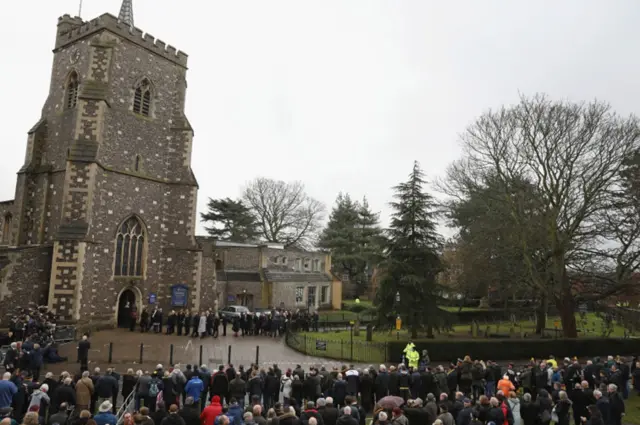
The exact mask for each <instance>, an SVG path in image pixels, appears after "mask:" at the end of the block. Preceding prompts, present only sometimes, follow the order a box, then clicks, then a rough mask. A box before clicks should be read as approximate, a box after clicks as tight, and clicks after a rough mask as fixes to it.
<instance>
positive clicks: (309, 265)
mask: <svg viewBox="0 0 640 425" xmlns="http://www.w3.org/2000/svg"><path fill="white" fill-rule="evenodd" d="M309 267H311V260H310V259H308V258H305V259H304V269H305V270H309Z"/></svg>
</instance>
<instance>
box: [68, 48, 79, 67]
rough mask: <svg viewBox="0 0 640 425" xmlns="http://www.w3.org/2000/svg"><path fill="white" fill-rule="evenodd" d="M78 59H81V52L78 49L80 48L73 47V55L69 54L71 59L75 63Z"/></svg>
mask: <svg viewBox="0 0 640 425" xmlns="http://www.w3.org/2000/svg"><path fill="white" fill-rule="evenodd" d="M78 59H80V52H79V51H78V49H73V51H72V52H71V56H69V61H70V62H71V63H72V64H74V63H76V62H78Z"/></svg>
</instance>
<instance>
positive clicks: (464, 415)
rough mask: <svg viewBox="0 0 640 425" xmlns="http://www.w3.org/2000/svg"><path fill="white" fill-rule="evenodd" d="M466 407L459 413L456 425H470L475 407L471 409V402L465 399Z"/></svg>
mask: <svg viewBox="0 0 640 425" xmlns="http://www.w3.org/2000/svg"><path fill="white" fill-rule="evenodd" d="M462 403H463V404H464V407H463V408H462V410H460V412H458V417H457V419H456V425H469V424H470V423H471V420H472V419H473V407H471V400H469V399H468V398H465V399H464V400H462Z"/></svg>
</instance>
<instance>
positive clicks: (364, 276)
mask: <svg viewBox="0 0 640 425" xmlns="http://www.w3.org/2000/svg"><path fill="white" fill-rule="evenodd" d="M381 239H382V230H381V229H380V226H379V224H378V214H375V213H373V212H372V211H371V209H370V207H369V204H368V203H367V202H366V199H365V200H364V202H363V203H362V204H360V203H359V202H357V201H353V200H352V199H351V197H350V196H349V194H342V193H340V194H339V195H338V197H337V198H336V202H335V205H334V207H333V210H332V212H331V215H330V216H329V222H328V223H327V227H326V228H325V229H324V230H323V231H322V233H321V235H320V240H319V244H318V246H319V247H320V248H322V249H326V250H328V251H330V252H331V256H332V264H333V267H334V271H335V272H336V273H338V274H346V275H347V276H348V278H349V280H350V281H351V282H355V283H356V284H357V286H358V292H361V291H362V289H363V288H364V287H365V286H366V285H367V284H368V282H369V276H368V273H367V271H368V269H369V268H371V267H373V266H374V265H376V264H377V262H378V261H379V258H380V252H381Z"/></svg>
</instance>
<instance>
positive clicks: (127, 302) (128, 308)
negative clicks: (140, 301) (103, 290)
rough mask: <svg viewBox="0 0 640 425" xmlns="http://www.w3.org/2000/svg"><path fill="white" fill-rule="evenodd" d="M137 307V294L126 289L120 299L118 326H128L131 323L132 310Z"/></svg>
mask: <svg viewBox="0 0 640 425" xmlns="http://www.w3.org/2000/svg"><path fill="white" fill-rule="evenodd" d="M134 308H136V294H135V293H134V292H133V291H132V290H131V289H125V290H124V291H122V293H121V294H120V299H119V300H118V327H119V328H128V327H129V326H130V324H131V312H132V311H133V309H134Z"/></svg>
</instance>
